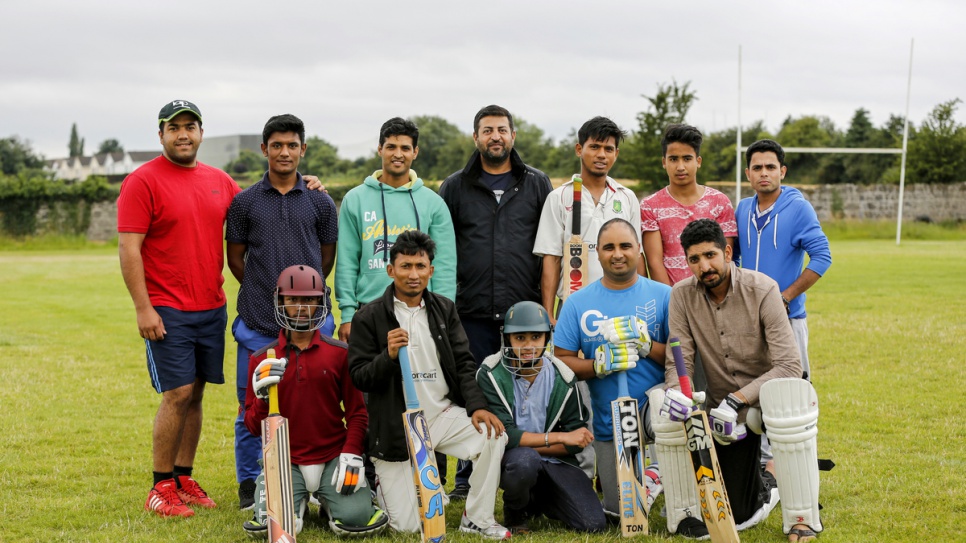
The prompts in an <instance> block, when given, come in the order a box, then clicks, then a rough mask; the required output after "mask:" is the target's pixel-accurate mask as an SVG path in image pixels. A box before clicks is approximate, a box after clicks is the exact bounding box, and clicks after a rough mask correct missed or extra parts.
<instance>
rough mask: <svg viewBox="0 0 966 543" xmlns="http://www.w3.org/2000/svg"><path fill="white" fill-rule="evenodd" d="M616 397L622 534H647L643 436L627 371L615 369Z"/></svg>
mask: <svg viewBox="0 0 966 543" xmlns="http://www.w3.org/2000/svg"><path fill="white" fill-rule="evenodd" d="M617 395H618V397H617V399H616V400H614V401H612V402H610V411H611V413H610V414H611V422H612V423H613V425H614V452H615V453H616V455H617V464H616V467H617V491H618V497H619V499H620V511H619V512H620V519H621V535H622V536H624V537H632V536H635V535H642V534H647V532H648V524H647V505H646V504H647V491H646V490H645V489H644V486H643V485H642V484H641V481H643V477H644V440H643V438H642V435H641V424H640V416H639V415H638V411H637V399H635V398H633V397H631V395H630V393H629V392H628V390H627V375H626V374H625V373H624V372H618V373H617Z"/></svg>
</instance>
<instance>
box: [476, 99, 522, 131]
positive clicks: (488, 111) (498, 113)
mask: <svg viewBox="0 0 966 543" xmlns="http://www.w3.org/2000/svg"><path fill="white" fill-rule="evenodd" d="M483 117H506V119H507V120H508V121H510V132H513V130H514V128H513V115H510V112H509V111H507V109H506V108H503V107H500V106H498V105H489V106H486V107H485V108H483V109H481V110H479V111H477V112H476V117H473V133H474V134H476V133H478V132H479V131H480V119H482V118H483Z"/></svg>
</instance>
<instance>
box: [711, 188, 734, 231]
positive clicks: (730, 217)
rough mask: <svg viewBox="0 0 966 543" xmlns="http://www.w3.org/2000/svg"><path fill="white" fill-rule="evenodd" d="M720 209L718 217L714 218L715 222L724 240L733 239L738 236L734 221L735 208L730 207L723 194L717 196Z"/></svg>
mask: <svg viewBox="0 0 966 543" xmlns="http://www.w3.org/2000/svg"><path fill="white" fill-rule="evenodd" d="M717 197H718V199H719V201H720V205H719V207H720V208H721V209H720V210H719V212H718V215H717V216H716V217H715V218H714V220H715V222H717V223H718V224H720V225H721V230H722V231H724V235H725V237H726V238H733V237H735V236H737V235H738V223H737V222H736V221H735V208H734V207H732V206H731V200H729V199H728V196H726V195H725V194H724V193H723V192H719V193H718V195H717Z"/></svg>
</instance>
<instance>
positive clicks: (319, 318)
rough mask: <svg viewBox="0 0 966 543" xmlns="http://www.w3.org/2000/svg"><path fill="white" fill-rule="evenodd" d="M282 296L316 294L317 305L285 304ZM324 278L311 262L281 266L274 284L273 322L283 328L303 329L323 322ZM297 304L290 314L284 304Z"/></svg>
mask: <svg viewBox="0 0 966 543" xmlns="http://www.w3.org/2000/svg"><path fill="white" fill-rule="evenodd" d="M285 296H317V297H318V298H319V303H318V304H317V305H305V304H296V305H285ZM324 296H325V281H323V280H322V276H321V275H319V272H318V271H316V270H315V268H312V267H311V266H302V265H297V266H289V267H287V268H285V269H284V270H282V273H281V274H280V275H279V276H278V283H276V285H275V322H276V323H278V325H279V326H281V327H282V328H284V329H286V330H292V331H295V332H306V331H309V330H318V329H319V327H321V326H322V323H324V322H325V318H326V317H327V316H328V312H327V310H326V308H325V303H324V300H323V299H322V298H323V297H324ZM290 307H291V308H296V313H295V316H294V317H290V316H289V314H288V312H287V308H290Z"/></svg>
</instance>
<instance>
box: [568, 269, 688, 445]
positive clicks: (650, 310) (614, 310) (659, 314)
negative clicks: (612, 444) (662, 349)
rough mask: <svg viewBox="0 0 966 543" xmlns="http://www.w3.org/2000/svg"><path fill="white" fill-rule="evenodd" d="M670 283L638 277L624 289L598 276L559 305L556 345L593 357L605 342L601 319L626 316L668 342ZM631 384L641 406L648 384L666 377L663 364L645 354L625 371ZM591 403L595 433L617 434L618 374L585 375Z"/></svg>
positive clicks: (607, 438)
mask: <svg viewBox="0 0 966 543" xmlns="http://www.w3.org/2000/svg"><path fill="white" fill-rule="evenodd" d="M670 300H671V287H669V286H667V285H665V284H663V283H658V282H656V281H651V280H650V279H647V278H644V277H640V276H639V277H638V278H637V282H636V283H634V285H633V286H632V287H630V288H628V289H625V290H611V289H609V288H606V287H605V286H604V285H603V284H602V283H601V282H600V281H599V280H598V281H595V282H593V283H591V284H590V285H588V286H586V287H584V288H582V289H580V290H578V291H577V292H575V293H573V294H571V295H570V297H568V298H567V301H566V302H564V305H563V308H561V310H560V317H559V318H558V319H557V326H556V327H555V328H554V334H553V342H554V345H556V346H557V347H560V348H561V349H567V350H571V351H581V352H583V354H584V358H587V359H590V360H593V358H594V350H595V349H597V346H599V345H603V344H604V343H606V340H605V339H604V336H603V334H601V331H600V322H601V321H604V320H606V319H612V318H615V317H623V316H625V315H637V316H638V317H640V318H641V319H642V320H644V322H646V323H647V332H648V334H650V336H651V341H656V342H658V343H667V338H668V333H669V332H668V304H669V302H670ZM626 373H627V388H628V390H629V391H630V394H631V396H633V397H634V398H637V402H638V404H639V405H643V403H644V400H645V394H646V392H647V390H648V389H650V388H651V387H653V386H654V385H657V384H659V383H663V382H664V366H663V365H661V364H658V363H657V362H655V361H653V360H651V359H650V358H643V359H641V360H638V361H637V367H636V368H634V369H632V370H630V371H628V372H626ZM587 385H588V387H589V388H590V400H591V405H592V406H593V408H594V438H595V439H599V440H601V441H612V440H613V439H614V434H613V431H614V430H613V427H612V425H611V424H612V423H611V416H610V402H611V401H613V400H614V399H616V398H617V378H616V376H615V375H614V374H611V375H608V376H607V377H604V378H597V377H594V378H591V379H588V380H587Z"/></svg>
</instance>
